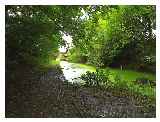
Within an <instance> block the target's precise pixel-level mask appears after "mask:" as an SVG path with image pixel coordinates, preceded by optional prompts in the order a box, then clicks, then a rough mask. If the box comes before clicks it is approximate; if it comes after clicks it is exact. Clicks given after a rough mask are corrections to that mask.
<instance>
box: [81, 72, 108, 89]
mask: <svg viewBox="0 0 160 122" xmlns="http://www.w3.org/2000/svg"><path fill="white" fill-rule="evenodd" d="M109 74H110V72H109V70H108V72H104V70H103V69H96V72H90V71H87V72H86V74H82V75H81V77H80V78H81V79H82V80H84V81H86V82H85V85H86V86H102V85H105V84H107V83H108V82H109V81H110V80H109Z"/></svg>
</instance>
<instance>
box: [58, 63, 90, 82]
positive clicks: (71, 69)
mask: <svg viewBox="0 0 160 122" xmlns="http://www.w3.org/2000/svg"><path fill="white" fill-rule="evenodd" d="M60 66H61V68H62V71H63V74H64V76H65V78H66V80H68V81H69V82H72V83H73V82H83V80H81V79H80V78H78V77H80V76H81V74H83V73H85V72H86V71H87V69H85V68H80V67H78V66H77V65H76V64H75V63H69V62H67V61H60Z"/></svg>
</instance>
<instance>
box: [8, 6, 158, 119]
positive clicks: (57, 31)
mask: <svg viewBox="0 0 160 122" xmlns="http://www.w3.org/2000/svg"><path fill="white" fill-rule="evenodd" d="M5 19H6V25H5V29H6V33H5V42H6V43H5V46H6V77H7V78H6V84H7V85H6V93H7V95H8V97H7V96H6V101H7V105H8V106H7V105H6V107H7V112H8V113H7V114H6V115H7V116H8V117H97V116H98V117H101V116H99V115H96V114H95V113H96V112H95V113H94V112H93V113H92V114H88V113H87V112H88V111H89V110H90V108H89V109H87V110H85V112H84V111H83V112H82V111H81V112H78V113H79V114H78V113H77V114H75V115H74V114H73V113H76V112H73V113H72V112H70V113H71V114H72V115H68V116H67V115H66V116H65V114H64V113H63V112H62V111H61V112H60V115H59V114H58V112H57V113H56V115H55V114H54V113H52V112H51V113H52V115H49V116H48V114H44V113H45V112H44V111H43V110H44V108H47V107H44V108H43V109H42V110H39V111H41V112H42V111H43V112H42V113H41V112H39V116H38V114H36V115H37V116H36V115H34V114H29V113H34V112H35V111H34V112H33V110H32V112H31V111H29V110H28V111H27V112H28V114H25V112H26V111H25V110H24V108H25V107H24V106H23V107H24V108H23V107H22V109H21V110H18V111H17V110H15V111H14V110H11V109H10V106H12V107H13V106H16V105H18V102H17V103H16V104H11V103H9V101H13V99H12V96H14V95H15V96H16V95H17V94H19V93H22V92H23V91H21V90H22V89H23V88H26V87H27V88H26V89H25V90H26V92H25V93H24V94H25V95H26V94H28V92H29V89H30V88H32V87H31V86H32V85H33V84H37V83H36V82H34V83H32V82H31V81H30V80H29V81H30V82H29V84H30V85H29V86H27V85H26V84H27V83H28V82H27V80H26V79H25V78H26V77H27V78H28V77H32V75H34V76H37V77H38V76H39V75H41V74H43V72H47V71H48V69H51V68H54V70H57V69H56V68H57V67H58V66H57V65H56V66H53V65H51V64H53V60H56V58H57V57H58V56H59V55H60V54H61V52H59V48H60V47H62V46H64V47H66V48H67V51H66V52H65V55H66V57H63V58H65V60H67V61H69V62H74V63H83V64H87V65H90V66H93V67H95V68H96V71H95V72H90V71H88V72H87V74H83V75H82V76H81V79H82V80H85V81H86V84H85V86H83V89H85V90H86V89H93V87H94V88H95V87H96V90H97V89H99V88H100V89H101V90H102V91H103V92H105V90H104V89H106V88H104V86H107V85H108V84H110V83H111V84H110V85H108V86H107V89H114V88H116V90H117V91H119V93H121V92H122V94H123V93H126V89H123V88H126V86H125V85H126V84H127V83H126V81H125V82H122V81H121V78H120V76H119V75H120V74H118V75H117V76H115V77H114V80H115V81H116V82H114V83H112V82H110V81H111V80H110V79H109V78H108V75H109V69H108V67H109V68H117V69H120V70H133V71H138V72H143V73H151V74H152V75H154V76H155V73H156V35H155V30H156V7H155V6H151V5H150V6H143V5H142V6H135V5H130V6H123V5H121V6H118V5H114V6H112V5H111V6H107V5H92V6H80V5H79V6H23V5H20V6H18V5H17V6H6V8H5ZM63 34H65V35H69V36H71V38H72V43H73V45H72V47H69V46H68V43H67V42H66V40H64V39H63V38H62V36H63ZM46 67H47V69H46ZM31 69H33V70H32V71H31V72H34V73H35V74H34V73H31V74H32V75H31V76H30V75H29V76H28V75H26V73H24V71H25V70H26V72H28V73H29V72H30V71H28V70H31ZM44 69H45V70H44ZM104 70H105V71H104ZM37 72H38V74H37ZM53 76H54V73H53ZM46 77H49V76H48V75H46ZM91 79H93V80H91ZM32 80H33V79H32ZM51 80H53V79H51ZM151 80H152V81H150V79H147V78H145V77H140V78H139V80H138V82H141V83H142V84H140V85H138V86H136V87H132V85H133V84H130V86H131V87H132V88H133V89H134V88H135V89H138V90H137V91H136V92H134V93H135V94H136V96H137V95H140V94H141V93H142V94H141V96H140V99H141V100H142V101H143V102H144V101H145V100H146V102H145V103H146V105H148V104H151V105H150V107H151V108H146V109H145V110H148V114H144V113H145V112H142V113H141V115H138V114H137V115H133V114H132V115H129V114H127V115H126V116H124V117H145V116H147V117H155V113H154V112H155V78H154V80H153V79H151ZM22 81H23V83H24V84H23V83H22ZM148 82H149V85H148V84H147V86H144V84H145V83H148ZM10 84H12V85H13V86H12V85H10ZM22 84H23V85H22ZM46 84H47V83H46ZM46 84H45V85H46ZM104 84H105V85H104ZM106 84H107V85H106ZM112 84H114V86H112ZM45 85H44V86H45ZM72 85H73V84H72ZM72 85H70V87H71V86H72ZM21 86H22V88H21ZM33 86H34V85H33ZM53 86H54V85H53ZM64 86H65V85H64ZM102 86H103V87H102ZM119 86H120V87H119ZM13 87H14V88H15V89H14V90H13V91H12V90H10V89H12V88H13ZM39 87H40V86H39ZM49 87H50V86H49ZM73 87H74V88H73V89H75V87H76V88H77V89H78V88H79V87H82V86H77V85H76V86H73ZM110 87H114V88H110ZM127 87H129V86H127ZM18 88H19V89H21V90H20V91H16V89H18ZM117 88H118V89H117ZM32 89H34V87H33V88H32ZM35 89H36V88H35ZM46 89H48V87H47V86H46ZM64 89H69V88H68V87H67V88H66V87H64ZM128 89H129V90H130V91H132V90H133V89H132V90H131V89H130V88H128ZM101 90H100V91H101ZM123 90H124V91H123ZM147 90H148V91H149V92H148V91H147ZM72 92H73V93H76V92H74V90H73V91H72ZM107 92H108V91H107ZM38 93H40V94H41V92H38ZM98 93H99V92H98ZM145 93H146V94H145ZM24 94H23V95H24ZM55 94H56V92H55ZM57 94H58V93H57ZM126 94H132V92H131V93H126ZM145 95H146V96H145ZM20 96H21V95H20ZM44 96H45V95H44ZM55 96H56V95H55ZM55 96H54V97H55ZM104 96H105V95H104ZM131 96H132V95H131ZM18 97H19V96H18ZM18 97H17V99H18ZM50 97H51V96H50ZM146 97H147V98H146ZM58 98H59V97H58ZM136 98H137V97H136ZM20 99H21V98H20ZM55 99H56V98H55ZM73 99H74V98H73ZM75 99H76V98H75ZM77 99H78V98H77ZM47 100H48V101H49V99H46V101H47ZM53 100H54V99H53ZM141 100H140V101H141ZM25 101H27V100H26V99H25V100H24V101H23V102H25ZM37 101H38V100H37ZM32 102H33V101H32ZM63 102H64V104H65V102H66V101H63ZM63 102H62V101H61V103H63ZM143 102H138V103H137V104H139V103H140V104H142V105H144V103H143ZM33 103H34V102H33ZM33 103H32V104H33ZM35 103H36V102H35ZM10 104H11V105H10ZM67 104H68V103H67ZM81 107H82V106H81ZM81 107H80V106H79V108H81ZM30 108H31V106H30ZM62 108H63V107H62ZM62 108H61V109H62ZM76 108H77V107H76ZM82 108H83V107H82ZM13 109H15V108H14V107H13ZM59 109H60V108H59ZM151 109H152V110H151ZM78 110H79V109H78ZM78 110H77V111H78ZM13 111H14V112H13ZM37 111H38V110H37ZM46 111H47V110H46ZM50 111H52V110H50ZM55 111H56V110H55ZM57 111H58V110H57ZM68 111H69V110H68ZM150 111H152V112H150ZM20 112H21V113H24V114H23V115H22V114H17V113H20ZM14 113H15V114H14ZM35 113H36V112H35ZM82 113H83V114H82ZM86 113H87V114H86ZM120 113H121V112H120ZM137 113H138V112H137ZM150 113H152V114H150ZM85 115H86V116H85ZM104 117H123V116H119V115H113V116H110V115H106V116H104Z"/></svg>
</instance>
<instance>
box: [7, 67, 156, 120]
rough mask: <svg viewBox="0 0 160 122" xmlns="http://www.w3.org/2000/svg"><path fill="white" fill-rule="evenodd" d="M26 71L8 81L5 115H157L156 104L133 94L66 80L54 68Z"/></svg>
mask: <svg viewBox="0 0 160 122" xmlns="http://www.w3.org/2000/svg"><path fill="white" fill-rule="evenodd" d="M23 74H25V76H23V79H21V78H20V79H18V76H19V75H20V74H17V79H16V81H17V82H16V81H12V82H11V81H9V80H8V81H7V84H6V117H155V105H151V106H150V107H148V108H146V106H145V104H143V103H138V102H137V100H136V99H134V98H132V97H124V96H120V95H115V94H113V93H112V92H110V91H107V90H104V89H97V88H86V87H80V86H78V85H77V84H71V83H68V82H64V81H65V78H64V77H63V75H62V72H61V71H59V70H57V69H55V68H53V69H49V70H48V71H47V72H45V73H40V74H39V75H35V73H31V72H27V71H26V73H23ZM143 101H145V99H144V100H143Z"/></svg>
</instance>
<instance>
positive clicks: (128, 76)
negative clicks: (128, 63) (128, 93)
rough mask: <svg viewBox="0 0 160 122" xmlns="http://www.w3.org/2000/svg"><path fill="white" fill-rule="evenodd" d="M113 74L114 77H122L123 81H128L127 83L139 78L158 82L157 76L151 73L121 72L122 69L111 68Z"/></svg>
mask: <svg viewBox="0 0 160 122" xmlns="http://www.w3.org/2000/svg"><path fill="white" fill-rule="evenodd" d="M109 69H110V71H111V73H112V74H113V75H116V74H118V75H120V76H121V78H122V80H126V81H134V80H136V79H137V78H140V77H145V78H147V79H149V80H154V81H155V80H156V75H154V74H151V73H143V72H138V71H132V70H120V69H113V68H109Z"/></svg>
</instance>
